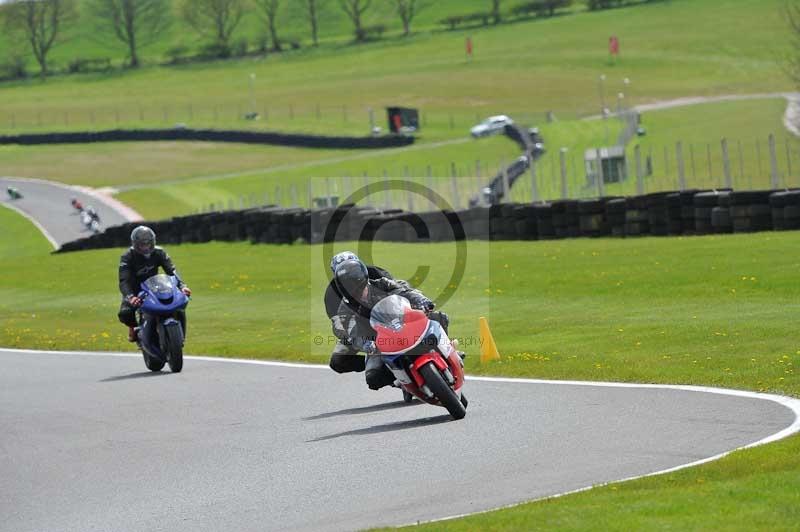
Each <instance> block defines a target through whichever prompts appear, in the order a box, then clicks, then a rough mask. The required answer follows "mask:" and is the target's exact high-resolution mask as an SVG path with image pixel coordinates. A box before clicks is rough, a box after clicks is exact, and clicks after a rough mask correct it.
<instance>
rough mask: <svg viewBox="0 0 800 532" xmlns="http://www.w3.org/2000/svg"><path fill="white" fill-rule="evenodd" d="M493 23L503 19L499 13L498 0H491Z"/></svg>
mask: <svg viewBox="0 0 800 532" xmlns="http://www.w3.org/2000/svg"><path fill="white" fill-rule="evenodd" d="M490 13H491V15H492V18H493V19H494V23H495V24H499V23H500V21H501V20H503V16H502V15H501V14H500V0H492V10H491V11H490Z"/></svg>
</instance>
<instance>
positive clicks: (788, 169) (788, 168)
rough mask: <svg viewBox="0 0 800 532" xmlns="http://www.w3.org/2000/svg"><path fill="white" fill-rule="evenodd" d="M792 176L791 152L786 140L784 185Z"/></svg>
mask: <svg viewBox="0 0 800 532" xmlns="http://www.w3.org/2000/svg"><path fill="white" fill-rule="evenodd" d="M791 176H792V152H791V151H790V148H789V139H788V138H787V139H786V179H785V180H784V183H785V182H786V181H788V180H789V178H790V177H791Z"/></svg>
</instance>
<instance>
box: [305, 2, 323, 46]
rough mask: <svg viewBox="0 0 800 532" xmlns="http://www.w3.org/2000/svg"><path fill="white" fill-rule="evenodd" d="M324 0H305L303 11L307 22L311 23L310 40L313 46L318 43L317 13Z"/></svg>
mask: <svg viewBox="0 0 800 532" xmlns="http://www.w3.org/2000/svg"><path fill="white" fill-rule="evenodd" d="M323 4H324V0H305V12H306V18H307V19H308V23H309V24H311V41H312V42H313V43H314V46H318V45H319V36H318V33H319V13H320V10H321V8H322V6H323Z"/></svg>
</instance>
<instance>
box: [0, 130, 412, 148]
mask: <svg viewBox="0 0 800 532" xmlns="http://www.w3.org/2000/svg"><path fill="white" fill-rule="evenodd" d="M168 140H169V141H174V140H191V141H208V142H240V143H247V144H270V145H277V146H299V147H304V148H333V149H337V148H338V149H369V148H394V147H399V146H408V145H409V144H413V142H414V137H411V136H403V135H388V136H380V137H328V136H319V135H300V134H291V133H273V132H268V131H228V130H216V129H188V128H172V129H111V130H106V131H74V132H62V133H30V134H21V135H0V144H76V143H81V144H82V143H87V142H114V141H125V142H129V141H168Z"/></svg>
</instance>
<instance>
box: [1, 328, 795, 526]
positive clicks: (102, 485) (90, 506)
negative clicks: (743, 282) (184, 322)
mask: <svg viewBox="0 0 800 532" xmlns="http://www.w3.org/2000/svg"><path fill="white" fill-rule="evenodd" d="M189 341H190V342H191V339H189ZM0 364H2V368H3V370H2V372H0V530H3V531H17V532H23V531H41V530H48V531H61V530H76V531H78V530H79V531H90V530H103V531H105V530H115V531H133V530H136V531H142V530H148V531H149V530H169V531H182V530H186V531H203V530H237V531H249V530H308V531H320V530H353V529H359V528H365V527H371V526H379V525H399V524H406V523H412V522H416V521H425V520H433V519H439V518H443V517H447V516H453V515H457V514H464V513H471V512H477V511H483V510H487V509H490V508H495V507H500V506H504V505H509V504H514V503H517V502H521V501H524V500H531V499H537V498H541V497H546V496H550V495H554V494H560V493H564V492H569V491H572V490H578V489H581V488H585V487H588V486H592V485H596V484H599V483H604V482H610V481H615V480H620V479H625V478H629V477H635V476H641V475H647V474H652V473H655V472H658V471H663V470H668V469H672V468H680V467H685V466H686V465H687V464H692V463H697V462H701V461H705V460H708V459H710V458H712V457H718V456H719V455H720V454H722V453H725V452H727V451H730V450H732V449H736V448H739V447H742V446H747V445H751V444H754V443H757V442H759V443H763V442H765V441H771V440H774V439H777V438H780V437H784V436H787V435H789V434H791V433H793V432H796V431H797V430H798V429H799V428H800V422H798V419H797V412H800V401H798V400H796V399H791V398H785V397H777V396H765V395H759V394H752V393H746V392H733V391H726V390H716V391H715V393H709V392H711V391H712V390H710V389H700V388H688V387H684V388H680V387H678V388H671V387H665V386H661V387H659V386H646V385H618V384H602V383H594V384H589V383H566V382H544V381H524V380H516V381H515V380H513V379H496V380H493V379H470V380H469V381H468V382H467V383H466V386H465V391H466V394H467V395H468V396H469V398H470V406H469V409H468V412H467V417H466V418H465V419H463V420H461V421H451V420H450V418H449V416H448V415H447V414H446V412H445V411H444V409H441V408H438V407H433V406H429V405H424V404H420V403H414V404H412V405H405V404H404V403H403V402H402V401H401V400H400V393H399V391H397V390H395V389H384V390H381V391H379V392H372V391H370V390H368V389H367V388H366V386H365V384H364V381H363V374H349V375H336V374H334V373H333V372H331V371H330V370H329V369H328V368H326V367H322V366H302V365H289V364H277V363H263V362H255V361H231V360H228V361H225V360H215V359H203V358H188V359H187V361H186V364H185V367H184V372H183V373H180V374H170V373H169V372H162V373H159V374H151V373H150V372H148V371H146V370H145V369H144V364H143V362H142V360H141V357H140V356H138V355H130V354H88V353H72V354H69V353H62V354H58V353H37V352H25V351H15V350H5V349H3V350H0Z"/></svg>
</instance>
